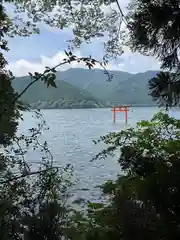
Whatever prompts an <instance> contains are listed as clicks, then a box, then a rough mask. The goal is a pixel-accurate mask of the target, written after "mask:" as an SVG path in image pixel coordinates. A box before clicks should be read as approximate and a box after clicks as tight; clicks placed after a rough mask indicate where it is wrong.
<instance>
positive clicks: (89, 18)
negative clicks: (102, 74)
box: [5, 0, 122, 57]
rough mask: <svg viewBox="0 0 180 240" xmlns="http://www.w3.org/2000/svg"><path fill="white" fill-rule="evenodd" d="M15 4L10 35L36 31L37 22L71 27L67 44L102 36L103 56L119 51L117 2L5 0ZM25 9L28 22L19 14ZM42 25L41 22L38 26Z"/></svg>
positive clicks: (88, 40) (119, 21)
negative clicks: (114, 6)
mask: <svg viewBox="0 0 180 240" xmlns="http://www.w3.org/2000/svg"><path fill="white" fill-rule="evenodd" d="M5 3H6V4H7V3H10V4H11V5H12V6H13V7H15V11H14V16H13V17H10V18H9V21H8V22H9V26H10V31H9V33H8V35H9V36H14V34H15V35H17V33H18V34H19V35H21V36H26V35H29V34H31V33H33V32H35V33H38V27H39V23H40V22H41V24H47V25H49V26H51V27H55V28H59V29H61V30H63V29H65V28H69V29H72V33H73V35H74V37H73V39H69V43H70V44H71V45H72V46H73V45H75V46H76V47H77V46H80V44H81V43H82V42H88V43H89V42H91V40H92V39H94V38H96V37H97V38H103V40H104V42H105V46H104V47H105V52H106V54H105V57H115V56H117V55H119V54H120V55H121V54H122V47H121V43H120V41H119V40H120V39H119V37H120V35H119V27H120V25H121V22H122V15H121V13H120V12H119V11H118V10H116V9H115V8H112V7H111V5H112V4H113V3H114V4H116V1H114V0H113V1H112V0H106V1H104V0H103V1H102V0H92V1H87V0H85V1H81V0H70V1H64V0H60V1H51V2H48V1H44V0H39V1H36V3H33V2H32V1H27V0H21V1H17V0H13V1H10V0H6V1H5ZM24 12H26V16H27V19H28V20H27V21H25V20H24V18H23V17H22V14H21V13H24ZM41 26H42V25H41Z"/></svg>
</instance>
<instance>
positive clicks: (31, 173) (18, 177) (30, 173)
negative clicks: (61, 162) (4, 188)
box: [0, 167, 58, 184]
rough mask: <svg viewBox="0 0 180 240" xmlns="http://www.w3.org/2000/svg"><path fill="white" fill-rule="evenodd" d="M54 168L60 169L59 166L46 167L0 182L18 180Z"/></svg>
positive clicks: (0, 182)
mask: <svg viewBox="0 0 180 240" xmlns="http://www.w3.org/2000/svg"><path fill="white" fill-rule="evenodd" d="M52 169H56V170H58V167H51V168H48V169H44V170H39V171H35V172H29V173H25V174H22V175H20V176H15V177H12V178H9V179H7V180H4V181H0V184H5V183H9V182H12V181H15V180H18V179H20V178H24V177H28V176H32V175H36V174H41V173H44V172H47V171H50V170H52Z"/></svg>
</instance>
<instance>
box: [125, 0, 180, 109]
mask: <svg viewBox="0 0 180 240" xmlns="http://www.w3.org/2000/svg"><path fill="white" fill-rule="evenodd" d="M129 10H130V12H129V15H128V17H127V18H128V37H129V39H128V45H129V46H130V47H131V49H132V50H134V51H139V52H141V53H142V54H145V55H153V56H156V57H157V59H158V60H159V61H160V62H161V68H162V70H166V71H168V73H161V74H160V75H157V77H156V78H154V79H152V80H151V81H150V93H151V94H152V96H154V91H156V98H155V100H156V99H157V98H158V99H159V100H160V101H161V104H163V105H169V106H170V107H171V106H174V105H179V93H180V92H179V55H178V52H179V47H180V44H179V42H180V31H179V19H180V11H179V1H178V0H167V1H153V0H150V1H144V0H137V1H133V0H132V2H131V4H130V5H129ZM174 73H175V74H174ZM162 87H163V89H162ZM167 89H168V90H167ZM170 98H171V100H170Z"/></svg>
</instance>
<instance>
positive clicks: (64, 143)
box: [19, 107, 159, 200]
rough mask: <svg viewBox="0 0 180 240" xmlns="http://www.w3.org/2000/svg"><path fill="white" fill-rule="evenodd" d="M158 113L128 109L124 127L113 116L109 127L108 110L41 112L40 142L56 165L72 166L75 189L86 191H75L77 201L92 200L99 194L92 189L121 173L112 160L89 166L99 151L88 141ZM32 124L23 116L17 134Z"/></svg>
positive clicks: (119, 116) (32, 156) (36, 155)
mask: <svg viewBox="0 0 180 240" xmlns="http://www.w3.org/2000/svg"><path fill="white" fill-rule="evenodd" d="M158 111H159V109H158V108H153V107H146V108H143V107H139V108H131V109H130V112H129V114H128V124H127V125H126V124H125V121H124V113H117V120H116V123H113V116H112V112H111V109H73V110H64V109H63V110H59V109H58V110H43V111H42V113H43V116H44V119H45V120H46V122H47V125H48V127H49V128H50V130H49V131H47V132H44V133H43V135H42V137H41V141H42V142H43V141H44V140H46V141H47V142H48V146H49V148H50V150H51V152H52V154H53V157H54V161H55V164H56V165H65V164H67V163H70V164H72V165H73V167H74V170H75V176H76V178H77V179H78V184H77V189H79V188H88V189H90V190H89V191H88V192H84V191H80V190H77V192H76V195H77V197H82V198H88V199H89V198H90V199H91V200H92V199H96V198H98V197H99V191H98V190H97V189H94V187H95V186H96V185H99V184H102V183H103V182H104V181H105V180H108V179H114V178H115V177H116V174H117V173H120V171H121V170H120V167H119V165H118V164H117V161H116V160H115V159H106V160H97V161H93V162H91V159H92V158H93V157H94V156H95V154H96V153H98V152H99V151H100V149H101V147H102V146H100V145H94V144H93V142H92V140H93V139H97V138H98V137H100V136H102V135H105V134H107V133H109V132H114V131H120V130H121V129H124V128H126V127H128V126H135V125H136V122H137V121H140V120H149V119H151V117H152V116H153V115H154V114H155V113H156V112H158ZM36 122H37V120H36V119H35V118H33V117H32V113H30V112H26V113H25V114H24V121H22V122H20V127H19V131H20V132H26V130H27V129H29V128H31V127H34V126H35V124H36ZM39 154H40V153H38V152H31V153H30V155H28V160H29V161H30V162H31V161H32V162H34V161H36V162H38V159H39ZM34 167H36V166H35V165H34Z"/></svg>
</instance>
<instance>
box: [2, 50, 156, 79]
mask: <svg viewBox="0 0 180 240" xmlns="http://www.w3.org/2000/svg"><path fill="white" fill-rule="evenodd" d="M75 55H76V56H78V57H81V56H82V55H81V53H80V52H79V51H76V52H75ZM64 58H65V53H64V52H62V51H59V52H57V53H56V54H55V55H54V56H52V57H47V56H40V61H39V62H31V61H27V60H25V59H20V60H18V61H16V62H10V63H9V64H8V67H7V68H8V69H10V70H11V71H12V72H13V74H14V75H15V76H18V77H19V76H25V75H28V73H29V72H31V73H34V72H43V71H44V70H45V67H46V66H48V67H53V66H55V65H57V64H59V63H61V62H63V59H64ZM84 67H85V66H84V63H77V62H73V63H71V64H66V65H63V66H61V67H60V68H59V69H58V70H60V71H64V70H67V69H69V68H84ZM96 68H100V66H99V65H96ZM159 68H160V64H159V63H158V61H156V60H155V59H154V58H152V57H145V56H142V55H140V54H139V53H131V52H130V51H129V50H128V49H126V51H125V53H124V54H123V55H122V56H121V59H120V60H119V62H118V61H116V64H115V63H110V64H109V65H108V66H107V69H109V70H117V71H126V72H131V73H137V72H145V71H148V70H159Z"/></svg>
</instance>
